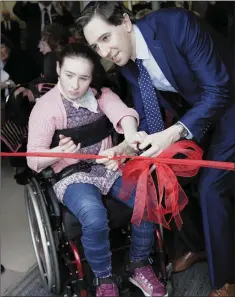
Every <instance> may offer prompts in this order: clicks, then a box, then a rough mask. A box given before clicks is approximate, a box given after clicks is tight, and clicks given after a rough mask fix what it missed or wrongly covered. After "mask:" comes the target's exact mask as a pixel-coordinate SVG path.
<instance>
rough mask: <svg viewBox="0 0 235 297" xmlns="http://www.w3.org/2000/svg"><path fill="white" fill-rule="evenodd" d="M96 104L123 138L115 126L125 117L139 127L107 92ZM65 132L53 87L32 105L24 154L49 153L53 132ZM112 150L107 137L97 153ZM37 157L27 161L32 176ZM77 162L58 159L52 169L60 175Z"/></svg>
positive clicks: (62, 112) (129, 111)
mask: <svg viewBox="0 0 235 297" xmlns="http://www.w3.org/2000/svg"><path fill="white" fill-rule="evenodd" d="M98 104H99V106H100V108H101V110H102V111H103V113H104V114H105V115H106V116H107V117H108V118H109V120H110V121H111V123H112V124H113V126H114V128H115V129H116V131H117V132H118V133H120V134H123V130H122V128H121V127H120V125H119V122H120V120H121V119H122V118H123V117H125V116H133V117H135V118H136V119H137V122H138V124H139V116H138V114H137V112H136V111H135V110H134V109H132V108H128V107H127V106H126V105H125V104H124V103H123V102H122V101H121V99H120V98H119V97H118V96H117V95H116V94H115V93H113V92H112V91H111V90H110V89H108V88H103V89H102V94H101V96H100V98H99V99H98ZM66 128H67V115H66V111H65V108H64V105H63V102H62V98H61V95H60V92H59V89H58V87H57V86H55V87H54V88H53V89H51V90H50V91H49V92H48V93H46V94H45V95H44V96H42V97H41V98H40V99H39V100H38V101H37V103H36V104H35V106H34V108H33V110H32V112H31V115H30V119H29V136H28V146H27V151H28V152H44V151H45V150H48V149H50V145H51V142H52V138H53V135H54V133H55V130H56V129H66ZM110 147H112V140H111V137H108V138H106V139H104V140H103V141H102V144H101V149H100V152H102V151H104V150H106V149H108V148H110ZM38 158H39V157H27V163H28V166H29V167H30V168H31V169H33V170H34V171H36V172H40V170H39V168H38V160H39V159H38ZM77 162H78V160H77V159H61V160H60V161H58V162H57V163H55V164H53V165H52V168H53V169H54V171H55V172H60V171H61V170H62V169H63V168H65V167H66V166H68V165H71V164H75V163H77Z"/></svg>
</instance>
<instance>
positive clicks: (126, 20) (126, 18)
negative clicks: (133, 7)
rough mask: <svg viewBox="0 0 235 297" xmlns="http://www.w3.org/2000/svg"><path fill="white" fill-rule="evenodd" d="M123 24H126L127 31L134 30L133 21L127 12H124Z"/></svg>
mask: <svg viewBox="0 0 235 297" xmlns="http://www.w3.org/2000/svg"><path fill="white" fill-rule="evenodd" d="M123 25H124V26H125V28H126V30H127V32H129V33H130V32H131V30H132V22H131V20H130V17H129V15H128V14H127V13H124V14H123Z"/></svg>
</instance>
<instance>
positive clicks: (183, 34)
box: [77, 1, 235, 296]
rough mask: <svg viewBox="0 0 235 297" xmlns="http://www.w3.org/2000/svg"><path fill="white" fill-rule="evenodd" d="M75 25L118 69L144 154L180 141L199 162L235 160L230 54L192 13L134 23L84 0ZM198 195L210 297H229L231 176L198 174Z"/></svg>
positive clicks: (120, 11) (161, 14) (167, 13)
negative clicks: (169, 120) (166, 116)
mask: <svg viewBox="0 0 235 297" xmlns="http://www.w3.org/2000/svg"><path fill="white" fill-rule="evenodd" d="M77 23H78V25H79V26H81V27H82V28H83V34H84V37H85V38H86V40H87V42H88V43H89V45H90V46H91V47H92V48H93V49H94V50H95V51H96V52H97V53H98V54H99V55H100V56H101V57H103V58H106V59H108V60H111V61H113V62H114V63H115V64H116V65H118V66H119V67H120V71H121V73H122V75H123V76H124V77H125V78H126V79H127V80H128V82H129V83H130V85H131V89H132V97H133V103H134V106H135V109H136V110H137V112H138V113H139V115H140V126H139V131H145V132H146V133H147V134H148V136H147V137H143V142H142V143H141V145H140V148H141V149H144V148H146V147H147V146H148V145H151V148H149V149H148V150H147V151H146V152H145V153H144V154H143V155H145V156H157V155H158V154H159V153H161V152H162V151H163V150H165V149H166V148H167V147H169V146H170V145H171V144H172V143H174V142H176V141H178V140H180V139H183V138H186V139H193V140H194V141H196V142H197V143H198V144H199V145H201V146H202V147H203V148H204V149H205V150H204V151H205V156H204V158H205V159H208V160H217V161H230V162H234V161H235V133H234V127H235V104H234V102H233V100H232V94H231V93H232V82H231V79H230V75H229V68H227V67H226V66H227V64H228V65H229V63H227V61H226V58H228V57H226V55H225V54H223V53H222V52H219V49H218V48H217V47H216V46H215V42H214V41H213V40H212V38H211V35H210V34H209V33H208V32H207V30H205V29H204V27H203V26H202V24H201V22H200V21H199V20H198V19H197V17H196V16H194V15H193V14H192V13H190V12H188V11H186V10H184V9H179V8H172V9H164V10H159V11H156V12H153V13H151V14H149V15H148V16H146V17H144V18H143V19H141V20H139V21H138V22H135V20H134V19H133V17H132V16H131V13H130V12H129V11H128V10H127V9H125V8H124V7H123V6H122V5H121V4H120V3H116V2H108V1H107V2H106V1H102V2H90V3H89V4H88V5H87V6H86V8H85V9H84V11H83V12H82V13H81V17H80V18H79V19H78V21H77ZM223 56H224V59H223V58H222V57H223ZM153 90H154V91H153ZM169 94H170V96H168V95H169ZM162 108H163V109H164V110H168V111H169V112H170V113H171V114H173V115H174V117H175V118H176V119H177V120H178V121H177V122H176V123H175V124H174V125H172V126H170V127H168V128H164V125H163V124H162V123H163V118H162V117H163V115H162V113H161V110H162ZM140 135H144V134H143V132H140ZM208 140H209V145H208V144H207V146H205V142H207V143H208ZM199 192H200V203H201V209H202V216H203V226H204V235H205V243H206V249H207V258H208V264H209V273H210V281H211V287H212V291H211V293H210V296H232V295H234V293H232V290H234V285H233V283H234V265H233V264H234V211H233V203H234V173H233V172H231V171H223V170H216V169H212V168H204V169H202V170H201V173H200V180H199Z"/></svg>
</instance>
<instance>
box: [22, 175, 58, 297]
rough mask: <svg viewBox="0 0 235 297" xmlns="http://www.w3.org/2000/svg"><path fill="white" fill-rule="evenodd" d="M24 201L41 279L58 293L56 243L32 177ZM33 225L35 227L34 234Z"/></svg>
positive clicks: (41, 194) (39, 190)
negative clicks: (39, 243) (41, 252)
mask: <svg viewBox="0 0 235 297" xmlns="http://www.w3.org/2000/svg"><path fill="white" fill-rule="evenodd" d="M25 202H26V211H27V214H28V220H29V226H30V232H31V237H32V241H33V246H34V251H35V255H36V259H37V263H38V268H39V271H40V275H41V278H42V281H43V283H44V285H45V287H47V288H48V290H49V291H51V292H53V293H55V294H59V293H60V292H61V277H60V270H59V263H58V256H57V250H56V245H55V241H54V237H53V233H52V229H51V224H50V219H49V217H48V213H47V207H46V203H45V197H44V194H43V192H42V190H41V189H40V187H39V185H38V182H37V181H36V179H34V178H32V179H31V180H30V183H29V184H28V185H26V186H25ZM35 221H36V222H35ZM35 223H36V226H35ZM35 227H36V228H37V233H36V234H35V231H36V230H35V229H36V228H35ZM38 235H39V236H40V238H41V245H42V250H43V255H44V262H45V263H44V262H43V260H42V259H41V256H40V250H39V246H38V241H40V239H39V238H38Z"/></svg>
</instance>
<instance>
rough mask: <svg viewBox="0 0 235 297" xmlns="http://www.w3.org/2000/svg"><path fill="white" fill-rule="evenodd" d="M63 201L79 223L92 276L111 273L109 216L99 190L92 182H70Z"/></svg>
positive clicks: (98, 276) (106, 275)
mask: <svg viewBox="0 0 235 297" xmlns="http://www.w3.org/2000/svg"><path fill="white" fill-rule="evenodd" d="M64 204H65V205H66V206H67V207H68V209H69V210H70V211H71V212H72V213H73V214H74V215H75V216H76V217H77V219H78V220H79V221H80V223H81V225H82V238H81V241H82V244H83V248H84V253H85V257H86V259H87V261H88V263H89V265H90V266H91V269H92V271H93V272H94V274H95V276H96V277H97V278H104V277H108V276H111V271H112V267H111V252H110V243H109V228H108V219H107V213H106V208H105V207H104V205H103V202H102V199H101V194H100V190H99V189H98V188H97V187H96V186H94V185H91V184H84V183H79V184H72V185H70V186H69V187H68V188H67V190H66V192H65V195H64Z"/></svg>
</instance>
